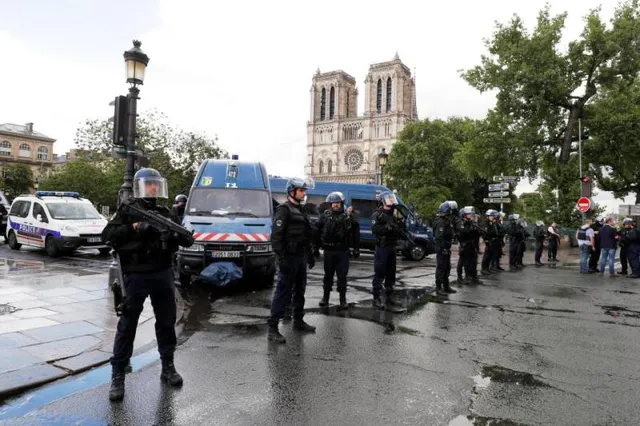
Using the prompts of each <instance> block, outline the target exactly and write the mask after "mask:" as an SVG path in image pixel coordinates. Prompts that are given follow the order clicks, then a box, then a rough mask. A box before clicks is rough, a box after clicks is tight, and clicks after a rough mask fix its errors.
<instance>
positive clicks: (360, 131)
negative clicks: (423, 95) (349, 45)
mask: <svg viewBox="0 0 640 426" xmlns="http://www.w3.org/2000/svg"><path fill="white" fill-rule="evenodd" d="M364 97H365V102H364V104H365V111H364V114H363V115H358V89H357V88H356V80H355V79H354V78H353V77H352V76H350V75H349V74H347V73H346V72H344V71H331V72H326V73H321V72H320V70H318V71H317V72H316V74H315V76H314V77H313V80H312V85H311V120H310V121H309V122H308V123H307V164H306V167H305V172H306V173H307V174H308V175H310V176H312V177H313V178H314V179H315V180H317V181H332V182H350V183H372V182H376V181H377V178H378V171H379V170H378V169H379V168H378V153H379V152H380V151H381V150H382V149H383V148H384V149H385V150H386V152H387V153H389V152H390V151H391V147H392V145H393V143H394V142H395V141H396V137H397V135H398V133H400V131H401V130H402V129H403V127H404V126H405V123H407V122H408V121H411V120H417V119H418V111H417V107H416V86H415V80H414V78H413V77H412V75H411V71H410V70H409V68H408V67H407V66H406V65H404V64H403V63H402V61H401V60H400V58H399V57H398V54H396V56H395V57H394V58H393V60H392V61H389V62H382V63H379V64H373V65H371V66H370V67H369V73H368V74H367V78H366V80H365V94H364Z"/></svg>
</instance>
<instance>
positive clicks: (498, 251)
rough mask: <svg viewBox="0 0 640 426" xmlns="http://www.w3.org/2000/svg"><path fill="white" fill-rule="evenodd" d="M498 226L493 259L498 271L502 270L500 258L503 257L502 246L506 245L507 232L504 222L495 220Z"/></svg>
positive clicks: (492, 261)
mask: <svg viewBox="0 0 640 426" xmlns="http://www.w3.org/2000/svg"><path fill="white" fill-rule="evenodd" d="M495 226H496V238H495V240H494V243H493V252H494V254H493V258H492V259H491V265H492V266H493V267H494V268H495V269H497V270H498V271H502V270H503V269H502V267H501V266H500V259H501V258H502V248H503V247H504V237H505V235H506V234H507V230H506V229H505V226H504V224H503V223H502V222H495Z"/></svg>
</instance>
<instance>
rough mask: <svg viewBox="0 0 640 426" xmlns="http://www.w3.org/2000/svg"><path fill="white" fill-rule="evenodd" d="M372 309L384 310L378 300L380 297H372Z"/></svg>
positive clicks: (380, 301)
mask: <svg viewBox="0 0 640 426" xmlns="http://www.w3.org/2000/svg"><path fill="white" fill-rule="evenodd" d="M373 307H374V308H378V309H382V308H384V305H383V304H382V300H380V296H373Z"/></svg>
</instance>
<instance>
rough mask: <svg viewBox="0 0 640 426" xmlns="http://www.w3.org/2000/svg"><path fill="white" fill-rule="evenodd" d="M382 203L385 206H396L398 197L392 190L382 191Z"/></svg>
mask: <svg viewBox="0 0 640 426" xmlns="http://www.w3.org/2000/svg"><path fill="white" fill-rule="evenodd" d="M380 204H382V205H383V206H384V207H390V208H394V207H395V206H397V205H398V197H396V194H394V193H393V192H391V191H383V192H381V193H380Z"/></svg>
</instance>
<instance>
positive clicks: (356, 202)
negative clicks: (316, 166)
mask: <svg viewBox="0 0 640 426" xmlns="http://www.w3.org/2000/svg"><path fill="white" fill-rule="evenodd" d="M269 181H270V185H271V194H272V197H273V200H274V202H276V203H278V204H282V203H284V202H285V201H286V200H287V191H286V185H287V181H288V180H287V179H284V178H281V177H277V176H273V177H270V179H269ZM334 191H339V192H342V194H343V195H344V196H345V198H346V205H349V206H351V207H353V210H354V211H355V213H356V217H357V218H358V221H359V222H360V250H374V249H375V243H376V238H375V235H373V232H371V225H372V223H371V221H372V219H371V217H372V216H373V213H374V212H375V211H376V210H377V208H378V199H379V196H380V193H381V192H383V191H390V189H389V188H387V187H386V186H382V185H372V184H357V183H342V182H316V184H315V188H313V189H311V190H307V201H306V204H305V207H306V209H307V212H308V213H309V216H310V219H311V221H312V222H315V221H316V220H317V219H318V217H319V215H320V214H321V213H323V212H324V211H325V210H326V209H328V208H329V204H328V203H326V202H325V199H326V197H327V195H329V194H330V193H331V192H334ZM396 197H397V198H398V203H399V205H398V212H399V214H400V215H402V217H403V220H404V222H405V225H406V230H407V232H409V234H410V235H411V237H412V239H413V240H414V241H413V242H414V243H415V244H413V243H409V242H406V241H404V240H403V241H400V242H399V246H398V249H399V251H401V252H402V254H403V255H404V256H405V257H406V258H407V259H410V260H422V259H424V257H425V256H426V255H428V254H432V253H434V252H435V244H434V239H433V231H432V229H431V228H430V227H428V226H426V225H425V224H424V221H423V219H422V218H421V217H420V216H419V215H418V214H417V213H416V211H415V209H413V208H412V207H411V206H409V205H407V204H406V203H405V202H404V201H403V200H402V199H401V198H400V196H398V195H396Z"/></svg>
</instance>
